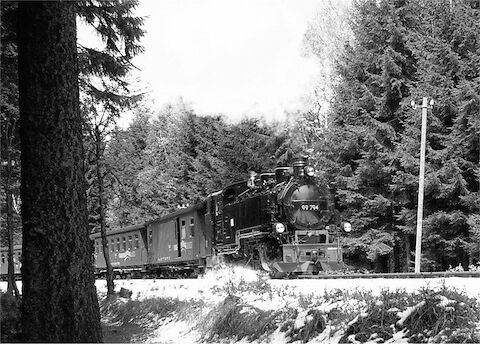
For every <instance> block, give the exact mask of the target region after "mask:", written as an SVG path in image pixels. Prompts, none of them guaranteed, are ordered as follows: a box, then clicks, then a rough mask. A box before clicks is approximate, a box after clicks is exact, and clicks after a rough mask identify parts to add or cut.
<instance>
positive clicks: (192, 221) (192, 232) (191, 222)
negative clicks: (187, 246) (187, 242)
mask: <svg viewBox="0 0 480 344" xmlns="http://www.w3.org/2000/svg"><path fill="white" fill-rule="evenodd" d="M194 236H195V220H194V219H193V218H191V219H190V238H193V237H194Z"/></svg>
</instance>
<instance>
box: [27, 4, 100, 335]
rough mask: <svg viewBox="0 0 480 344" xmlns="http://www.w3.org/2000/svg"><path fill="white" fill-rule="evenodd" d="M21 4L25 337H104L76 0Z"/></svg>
mask: <svg viewBox="0 0 480 344" xmlns="http://www.w3.org/2000/svg"><path fill="white" fill-rule="evenodd" d="M18 6H19V7H18V10H19V20H20V22H19V32H18V52H19V53H18V61H19V64H18V65H19V104H20V134H21V137H22V142H21V152H22V157H21V159H22V186H21V194H22V222H23V244H22V250H23V254H22V259H23V261H22V263H23V264H22V282H23V285H22V289H23V293H22V334H23V340H24V341H32V342H99V341H101V338H102V333H101V328H100V312H99V306H98V300H97V295H96V289H95V279H94V274H93V259H92V253H93V245H92V243H91V241H90V238H89V229H88V220H87V209H86V205H87V204H86V193H85V191H86V182H85V174H84V156H83V146H82V118H81V114H80V109H79V91H78V59H77V54H76V21H75V20H76V16H75V3H72V2H50V3H49V2H21V3H19V5H18Z"/></svg>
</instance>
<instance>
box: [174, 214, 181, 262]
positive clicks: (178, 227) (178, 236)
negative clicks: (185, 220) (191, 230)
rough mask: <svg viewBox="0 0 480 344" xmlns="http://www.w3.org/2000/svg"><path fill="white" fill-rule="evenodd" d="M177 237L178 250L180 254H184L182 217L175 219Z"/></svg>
mask: <svg viewBox="0 0 480 344" xmlns="http://www.w3.org/2000/svg"><path fill="white" fill-rule="evenodd" d="M175 237H176V238H177V252H178V256H179V257H181V256H182V233H181V230H180V218H178V217H177V218H176V220H175Z"/></svg>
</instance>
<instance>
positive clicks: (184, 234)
mask: <svg viewBox="0 0 480 344" xmlns="http://www.w3.org/2000/svg"><path fill="white" fill-rule="evenodd" d="M180 228H181V229H182V239H185V238H186V237H187V226H186V225H185V220H182V226H181V227H180Z"/></svg>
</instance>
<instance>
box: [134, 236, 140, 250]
mask: <svg viewBox="0 0 480 344" xmlns="http://www.w3.org/2000/svg"><path fill="white" fill-rule="evenodd" d="M139 247H140V245H139V242H138V234H135V248H139Z"/></svg>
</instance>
